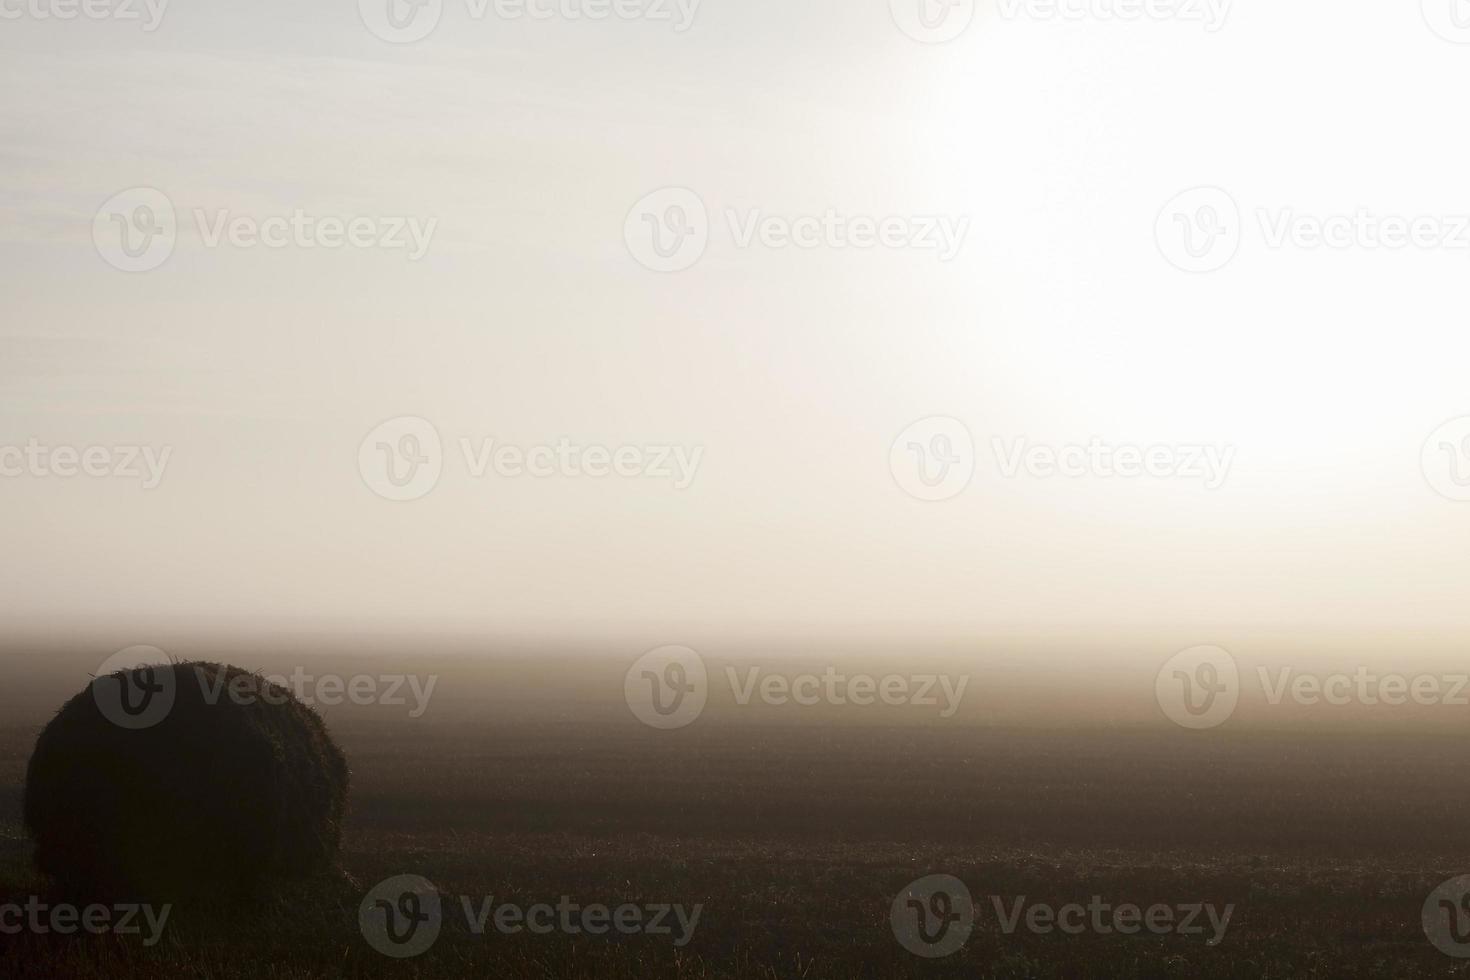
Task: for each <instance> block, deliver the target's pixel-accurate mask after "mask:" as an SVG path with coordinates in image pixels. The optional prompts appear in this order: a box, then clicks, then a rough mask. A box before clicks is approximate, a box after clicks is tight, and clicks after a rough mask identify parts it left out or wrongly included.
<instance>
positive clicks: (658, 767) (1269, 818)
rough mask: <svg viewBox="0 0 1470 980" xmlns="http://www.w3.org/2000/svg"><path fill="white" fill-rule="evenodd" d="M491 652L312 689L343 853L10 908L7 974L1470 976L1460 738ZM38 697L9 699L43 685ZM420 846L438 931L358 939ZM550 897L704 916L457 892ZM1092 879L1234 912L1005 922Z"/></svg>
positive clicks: (8, 868) (9, 824)
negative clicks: (561, 908) (790, 691)
mask: <svg viewBox="0 0 1470 980" xmlns="http://www.w3.org/2000/svg"><path fill="white" fill-rule="evenodd" d="M615 674H616V672H615ZM491 680H492V678H485V677H481V678H479V679H478V681H465V682H464V684H463V685H462V686H461V687H460V688H459V695H460V696H459V697H457V698H455V699H448V698H446V703H445V705H444V706H443V708H442V709H441V710H435V711H431V712H428V713H426V714H425V715H424V716H423V717H422V718H418V719H409V718H407V717H388V716H387V713H385V712H384V711H383V710H381V709H380V708H371V709H362V710H344V711H339V712H336V713H335V714H333V713H332V712H326V714H327V716H328V718H329V720H330V721H331V724H332V727H333V730H334V732H335V734H336V735H337V737H338V739H339V741H340V742H341V744H342V745H343V747H344V749H345V750H346V752H347V754H348V756H349V758H350V760H351V763H352V767H353V779H354V789H353V802H352V812H351V816H350V823H349V829H348V836H347V842H346V848H345V854H344V859H343V865H344V868H345V871H346V874H345V875H344V876H343V877H341V878H340V879H334V880H332V881H327V882H313V883H309V884H307V885H303V886H298V887H293V888H291V889H289V890H288V891H286V892H284V893H281V894H275V895H272V896H269V897H265V898H263V899H261V900H260V901H259V902H257V903H252V904H251V905H249V906H248V907H244V908H230V909H218V908H178V909H175V910H174V911H173V915H172V918H171V919H170V921H169V922H168V924H167V928H166V929H165V930H164V931H163V935H162V939H161V941H159V942H158V943H157V944H156V945H154V946H152V947H147V946H145V945H144V942H143V938H142V937H139V936H129V937H118V936H95V935H76V936H65V937H63V936H57V935H36V934H34V933H32V932H22V933H21V934H19V935H0V974H3V975H5V976H17V977H28V976H38V977H40V976H63V975H65V976H82V977H121V976H179V977H185V976H187V977H259V976H267V977H279V978H294V977H316V976H347V977H390V976H403V977H467V976H487V977H492V976H493V977H584V976H585V977H594V976H595V977H629V978H632V977H649V976H682V977H710V978H714V977H729V978H736V977H739V978H750V977H807V978H849V977H868V976H871V977H887V976H899V977H977V976H978V977H1052V976H1055V977H1165V976H1181V977H1183V976H1205V977H1226V976H1265V977H1286V976H1308V977H1324V978H1326V977H1405V976H1439V977H1447V976H1470V967H1467V966H1465V965H1463V964H1465V963H1470V961H1462V960H1457V959H1452V958H1450V957H1447V956H1445V955H1444V954H1442V953H1441V952H1439V951H1438V950H1436V949H1435V947H1434V946H1433V945H1432V944H1431V943H1430V942H1429V941H1428V940H1427V939H1426V937H1425V934H1424V931H1423V929H1422V928H1421V924H1420V910H1421V906H1422V905H1423V904H1424V901H1425V899H1426V897H1427V896H1428V895H1429V893H1430V891H1431V890H1432V889H1433V888H1434V887H1435V886H1436V885H1438V884H1439V883H1440V882H1442V881H1444V880H1445V879H1447V878H1450V877H1453V876H1455V875H1458V874H1461V873H1463V872H1465V871H1467V870H1470V822H1467V821H1466V820H1465V818H1464V814H1465V812H1466V806H1465V803H1466V801H1467V797H1470V790H1467V787H1470V762H1467V754H1466V752H1465V747H1466V740H1465V739H1464V738H1462V737H1459V736H1457V735H1454V734H1448V733H1443V732H1438V733H1431V732H1418V733H1406V732H1382V731H1379V732H1355V733H1345V732H1341V731H1337V732H1316V731H1310V730H1290V731H1275V732H1271V731H1255V730H1242V731H1235V730H1222V731H1218V732H1211V733H1195V732H1185V731H1183V730H1179V729H1174V728H1172V726H1167V725H1158V724H1148V723H1144V722H1139V723H1136V724H1132V723H1130V724H1113V725H1101V724H1097V725H1091V724H1090V725H1085V726H1074V727H1070V728H1062V727H1055V726H1053V727H1038V726H1031V727H1026V726H1019V725H995V724H985V725H979V724H969V723H955V724H946V725H937V724H904V723H903V722H902V719H894V718H889V717H887V716H884V717H881V718H875V719H871V720H870V719H867V718H865V717H863V716H861V715H860V714H853V713H848V714H845V715H843V716H842V717H840V718H837V719H836V720H835V721H834V720H832V719H824V720H823V721H822V723H820V724H817V723H812V722H811V721H810V720H808V719H805V718H796V717H794V716H791V715H785V716H781V714H780V713H779V712H772V711H767V712H758V711H751V712H749V713H748V714H749V716H748V717H747V716H746V715H745V714H742V713H741V712H738V711H723V712H713V713H712V714H711V715H710V716H709V717H706V718H702V719H701V720H700V721H699V722H698V723H697V724H695V725H692V726H690V727H689V728H687V729H684V730H681V731H677V732H661V731H655V730H653V729H650V728H647V727H644V726H643V725H641V724H640V723H638V722H637V721H636V720H635V719H633V718H632V717H631V715H630V714H629V713H628V712H627V710H626V707H624V706H622V705H621V704H613V703H604V702H598V701H596V700H594V699H592V698H590V697H582V696H580V695H579V696H577V697H570V698H567V699H562V700H558V701H556V702H555V703H556V704H559V705H561V707H559V708H557V709H552V708H550V707H548V705H549V704H550V703H551V702H547V701H545V700H544V699H537V698H531V697H511V696H509V695H508V694H507V692H506V691H504V690H503V689H500V690H499V693H498V694H496V693H493V692H492V691H491V690H490V688H488V687H487V688H486V689H485V690H484V691H483V692H482V693H483V694H484V700H483V701H479V700H477V696H476V692H475V689H474V686H473V685H474V683H480V684H485V685H489V684H490V683H491ZM49 683H50V681H49V680H48V681H47V684H49ZM554 684H555V681H554V678H546V679H544V683H543V685H542V687H541V688H540V689H541V690H543V691H544V690H546V689H547V685H552V686H554ZM42 686H43V687H44V686H45V685H42ZM52 693H53V692H52V691H51V689H50V688H47V689H46V691H45V692H44V694H43V693H42V691H41V689H40V688H34V689H28V690H26V691H23V692H21V693H20V694H16V695H14V696H15V697H21V698H23V701H24V704H26V705H31V704H33V703H37V704H39V703H41V702H43V701H45V700H46V699H47V698H51V695H52ZM51 700H52V701H54V698H51ZM475 704H484V705H489V707H484V708H481V709H479V710H474V709H472V707H471V706H473V705H475ZM12 706H13V705H12ZM52 706H53V707H54V704H53V705H52ZM17 714H19V715H21V716H24V719H25V720H24V721H23V722H15V721H12V722H9V723H6V724H5V725H4V727H3V728H0V904H3V903H4V902H6V901H11V902H24V901H25V900H26V898H27V897H28V896H30V895H33V894H39V895H42V896H44V895H46V894H47V891H46V889H47V886H46V884H45V883H44V882H39V881H36V880H34V878H33V877H32V875H31V872H30V871H29V868H28V861H29V845H28V843H27V841H26V840H25V836H24V830H23V828H22V826H21V823H20V804H21V790H22V785H23V778H24V767H25V763H26V759H27V757H28V754H29V751H30V746H31V744H32V741H33V739H34V736H35V733H36V731H37V727H38V724H39V723H40V722H43V721H44V712H39V713H38V712H35V711H30V712H27V711H20V712H12V719H14V718H15V717H16V715H17ZM37 718H39V721H37ZM406 874H411V875H421V876H423V877H424V878H427V879H428V880H430V881H431V882H432V883H433V884H434V886H435V887H436V889H437V891H438V892H439V893H440V894H441V895H442V896H444V904H443V921H442V932H441V933H440V934H439V936H438V939H437V941H436V942H434V943H433V944H432V947H431V948H429V949H428V950H427V951H425V952H424V953H423V954H422V955H419V956H417V957H414V958H410V959H403V960H398V959H393V958H390V957H388V956H385V955H382V954H381V953H379V952H378V951H376V950H375V949H374V948H373V947H372V946H371V945H370V944H369V943H368V942H367V941H366V940H365V938H364V936H363V934H362V932H361V930H360V928H359V919H358V912H359V905H360V903H361V902H362V901H363V898H364V896H365V895H366V894H367V892H368V890H369V889H370V888H372V887H373V886H374V885H376V884H377V883H378V882H380V881H382V880H384V879H388V878H391V877H393V876H398V875H406ZM934 874H945V875H952V876H954V877H956V878H958V879H960V880H961V881H963V882H964V883H965V885H966V886H967V888H968V889H969V891H970V892H971V893H972V894H973V896H974V903H975V914H974V930H973V933H972V934H971V935H970V937H969V940H968V942H967V943H965V944H964V945H963V947H962V948H961V949H959V950H958V951H956V952H954V953H953V954H952V955H948V956H945V957H942V958H935V959H928V958H923V957H920V956H916V955H914V954H913V953H911V952H910V951H908V950H907V949H905V948H904V947H903V946H902V945H901V944H900V943H899V941H898V940H897V939H896V938H895V932H894V928H893V926H892V925H891V923H890V907H891V906H892V905H893V903H894V900H895V897H896V896H898V895H899V894H900V892H901V891H902V890H903V889H904V888H905V887H906V886H907V885H908V884H909V883H910V882H912V881H914V880H916V879H919V878H922V877H925V876H928V875H934ZM563 896H567V897H568V899H569V900H570V901H571V902H574V903H577V904H579V905H588V904H592V903H597V904H602V905H606V906H609V907H617V906H619V905H624V904H628V903H632V904H635V905H638V906H640V908H652V907H654V906H661V905H670V906H672V905H680V906H682V907H683V908H684V909H685V910H686V911H687V910H690V909H692V908H693V907H694V906H696V905H698V906H700V912H699V918H698V920H697V922H696V923H695V924H694V928H693V929H692V933H691V934H689V935H687V936H681V935H680V934H679V930H678V929H677V928H675V930H674V932H673V934H670V935H614V934H612V933H609V934H607V935H599V936H593V935H587V934H585V933H584V934H580V935H569V934H566V933H565V932H564V931H557V932H553V933H551V934H545V935H538V934H531V933H529V932H527V931H524V930H523V931H521V932H518V933H515V934H505V933H501V932H498V931H497V930H495V928H494V927H493V925H492V926H491V927H490V928H489V929H487V930H486V932H485V934H484V935H476V934H475V933H474V932H472V931H471V929H470V928H469V925H468V924H467V921H466V915H465V912H464V904H463V902H462V899H464V900H468V902H469V905H470V907H471V909H477V908H480V907H481V905H482V903H483V902H484V901H485V900H486V899H489V898H491V897H493V901H494V903H495V905H496V906H499V905H501V904H505V903H509V904H512V905H515V906H519V907H521V908H525V907H529V906H532V905H535V904H538V903H547V904H551V905H556V904H557V903H558V902H559V901H561V900H562V897H563ZM1023 896H1024V901H1021V902H1020V905H1018V904H1017V903H1018V900H1021V899H1022V897H1023ZM1094 896H1097V899H1094ZM1097 900H1100V901H1101V902H1102V903H1104V904H1105V905H1107V906H1109V907H1115V906H1118V905H1121V904H1124V903H1130V904H1134V905H1138V906H1140V907H1147V906H1150V905H1153V904H1163V905H1168V906H1170V907H1173V908H1179V909H1183V908H1184V907H1186V906H1189V905H1193V904H1199V903H1208V904H1209V905H1210V906H1211V907H1212V908H1213V909H1214V910H1216V911H1217V912H1219V911H1223V910H1225V909H1226V908H1227V907H1229V908H1230V910H1231V911H1230V918H1229V920H1228V924H1227V928H1225V930H1224V932H1223V935H1220V936H1219V937H1218V941H1215V940H1214V939H1213V938H1212V937H1213V936H1214V930H1213V929H1212V928H1210V927H1209V926H1208V925H1206V927H1205V928H1204V930H1203V931H1197V932H1191V933H1189V934H1183V935H1181V934H1178V933H1177V932H1170V933H1168V934H1161V935H1151V934H1145V933H1144V932H1139V933H1138V934H1132V935H1123V934H1120V933H1119V932H1118V931H1116V930H1113V931H1108V932H1103V931H1100V930H1096V929H1084V930H1082V931H1080V932H1066V931H1062V930H1060V929H1056V928H1053V929H1050V930H1041V929H1038V930H1032V929H1028V928H1027V926H1026V923H1025V920H1024V919H1022V920H1021V921H1020V923H1019V925H1018V926H1017V927H1015V928H1013V929H1012V930H1011V931H1010V932H1007V931H1006V929H1005V928H1003V922H1004V921H1005V919H1006V917H1007V916H1009V915H1011V914H1012V911H1013V910H1015V909H1017V908H1030V907H1032V906H1033V905H1036V904H1038V903H1041V904H1045V905H1047V906H1050V907H1053V908H1055V907H1060V906H1064V905H1067V904H1068V903H1080V904H1082V905H1087V904H1088V903H1089V902H1095V901H1097ZM997 907H999V909H1000V911H999V912H998V911H997ZM669 921H671V922H672V921H673V919H672V913H671V918H670V920H669ZM1199 921H1200V922H1201V923H1205V922H1206V919H1205V917H1204V916H1203V915H1201V917H1200V920H1199ZM676 940H687V941H683V944H682V945H680V944H678V943H677V942H676Z"/></svg>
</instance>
